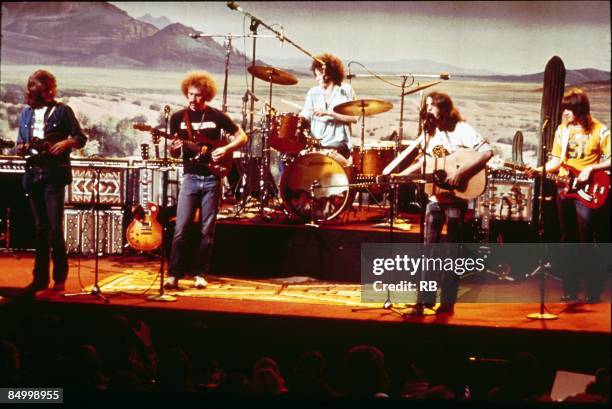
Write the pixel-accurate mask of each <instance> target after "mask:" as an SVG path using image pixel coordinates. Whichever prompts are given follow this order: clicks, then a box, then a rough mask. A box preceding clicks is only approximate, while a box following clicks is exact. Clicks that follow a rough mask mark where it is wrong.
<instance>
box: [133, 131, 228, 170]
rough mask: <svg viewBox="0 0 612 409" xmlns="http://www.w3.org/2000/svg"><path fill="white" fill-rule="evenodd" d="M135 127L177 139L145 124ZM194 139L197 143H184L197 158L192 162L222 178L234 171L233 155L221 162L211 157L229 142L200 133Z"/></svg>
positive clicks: (152, 133)
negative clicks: (217, 149)
mask: <svg viewBox="0 0 612 409" xmlns="http://www.w3.org/2000/svg"><path fill="white" fill-rule="evenodd" d="M133 127H134V129H137V130H139V131H144V132H150V133H151V135H153V136H154V137H163V138H167V139H174V138H175V136H173V135H170V134H168V133H166V132H164V131H160V130H158V129H155V128H153V127H152V126H150V125H147V124H144V123H139V122H137V123H135V124H133ZM194 137H195V141H185V143H183V149H187V150H188V151H191V152H193V153H195V157H193V158H191V159H190V161H191V162H193V163H197V164H203V165H205V166H206V167H207V168H208V169H209V170H210V171H211V172H212V173H214V174H215V175H217V176H219V177H220V178H223V177H225V176H227V175H228V174H229V172H230V170H231V169H232V162H233V159H234V158H233V155H230V154H227V155H225V157H224V158H223V159H221V161H219V162H213V160H212V157H211V153H212V151H214V150H215V149H216V148H219V147H221V146H225V145H227V141H226V140H224V139H210V138H207V137H205V136H204V135H201V134H199V133H195V134H194Z"/></svg>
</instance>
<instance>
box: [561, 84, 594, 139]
mask: <svg viewBox="0 0 612 409" xmlns="http://www.w3.org/2000/svg"><path fill="white" fill-rule="evenodd" d="M566 109H567V110H568V111H571V112H572V113H573V114H574V116H575V117H576V120H577V121H578V122H579V123H580V125H582V127H583V128H584V130H585V131H586V132H587V133H590V132H591V130H592V129H593V118H592V117H591V103H590V102H589V97H588V96H587V94H586V92H584V91H583V90H582V89H580V88H571V89H569V90H567V92H566V93H565V95H563V99H562V100H561V112H562V113H563V111H565V110H566Z"/></svg>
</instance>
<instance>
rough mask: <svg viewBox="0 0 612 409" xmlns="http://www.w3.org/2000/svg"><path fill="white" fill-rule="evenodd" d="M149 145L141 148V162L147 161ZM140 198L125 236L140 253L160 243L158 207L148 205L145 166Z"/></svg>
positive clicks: (160, 229)
mask: <svg viewBox="0 0 612 409" xmlns="http://www.w3.org/2000/svg"><path fill="white" fill-rule="evenodd" d="M148 148H149V145H142V146H141V152H140V153H141V155H142V159H143V160H145V161H146V160H148V159H149V152H148ZM143 175H144V177H143V180H142V181H141V182H140V183H142V192H143V194H142V197H141V199H140V200H141V204H140V205H138V206H135V207H134V210H133V213H134V220H132V222H131V223H130V224H129V226H128V228H127V230H126V232H125V236H126V239H127V241H128V243H129V245H130V246H131V247H132V248H134V249H136V250H140V251H151V250H155V249H156V248H158V247H159V246H160V245H161V243H162V231H163V229H162V226H161V224H159V222H158V221H157V214H158V213H159V206H158V205H157V204H155V203H149V200H148V198H149V184H150V182H149V180H148V177H147V168H146V166H145V168H144V172H143Z"/></svg>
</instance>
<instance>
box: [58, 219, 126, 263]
mask: <svg viewBox="0 0 612 409" xmlns="http://www.w3.org/2000/svg"><path fill="white" fill-rule="evenodd" d="M95 219H96V217H95V211H93V212H92V210H91V209H87V210H80V209H65V210H64V238H65V240H66V247H67V249H68V253H79V254H91V255H94V245H93V243H94V242H93V238H94V232H95V230H94V229H95V228H96V226H97V227H98V252H99V254H103V255H107V254H121V253H122V252H123V211H122V210H120V209H117V210H98V223H96V220H95Z"/></svg>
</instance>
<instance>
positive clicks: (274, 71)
mask: <svg viewBox="0 0 612 409" xmlns="http://www.w3.org/2000/svg"><path fill="white" fill-rule="evenodd" d="M247 70H248V71H249V73H251V74H252V75H253V76H254V77H256V78H259V79H260V80H263V81H266V82H271V83H272V84H278V85H295V84H297V83H298V79H297V78H296V77H295V75H293V74H290V73H288V72H286V71H283V70H281V69H279V68H274V67H266V66H263V65H252V66H250V67H248V68H247Z"/></svg>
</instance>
